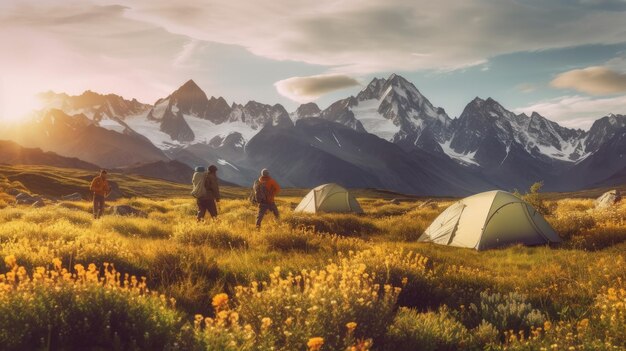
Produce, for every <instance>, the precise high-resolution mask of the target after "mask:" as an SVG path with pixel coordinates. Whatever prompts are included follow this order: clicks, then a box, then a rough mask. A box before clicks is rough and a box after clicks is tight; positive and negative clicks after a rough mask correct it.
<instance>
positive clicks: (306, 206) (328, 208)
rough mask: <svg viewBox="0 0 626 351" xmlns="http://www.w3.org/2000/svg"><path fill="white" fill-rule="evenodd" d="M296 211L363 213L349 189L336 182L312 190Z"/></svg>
mask: <svg viewBox="0 0 626 351" xmlns="http://www.w3.org/2000/svg"><path fill="white" fill-rule="evenodd" d="M294 212H308V213H317V212H354V213H363V209H362V208H361V205H359V203H358V202H357V201H356V199H355V198H354V196H352V195H350V193H349V192H348V190H346V189H345V188H343V187H341V186H339V185H337V184H334V183H329V184H324V185H320V186H318V187H317V188H315V189H313V190H311V191H310V192H309V193H308V194H307V195H306V196H305V197H304V198H303V199H302V201H300V204H298V207H296V209H295V210H294Z"/></svg>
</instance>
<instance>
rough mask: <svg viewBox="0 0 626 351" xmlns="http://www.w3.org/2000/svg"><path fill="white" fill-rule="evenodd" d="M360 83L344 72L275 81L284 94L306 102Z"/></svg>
mask: <svg viewBox="0 0 626 351" xmlns="http://www.w3.org/2000/svg"><path fill="white" fill-rule="evenodd" d="M357 85H359V82H358V81H357V80H356V79H354V78H352V77H349V76H346V75H342V74H323V75H316V76H309V77H291V78H288V79H284V80H280V81H278V82H276V83H274V86H275V87H276V90H277V91H278V93H279V94H281V95H282V96H285V97H287V98H289V99H291V100H294V101H297V102H300V103H305V102H310V101H313V100H316V99H318V98H319V97H320V96H322V95H324V94H328V93H330V92H333V91H336V90H340V89H345V88H349V87H353V86H357Z"/></svg>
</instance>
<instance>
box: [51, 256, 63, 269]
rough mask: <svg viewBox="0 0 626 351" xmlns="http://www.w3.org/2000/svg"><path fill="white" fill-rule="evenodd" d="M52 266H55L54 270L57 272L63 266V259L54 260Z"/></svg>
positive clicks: (56, 258)
mask: <svg viewBox="0 0 626 351" xmlns="http://www.w3.org/2000/svg"><path fill="white" fill-rule="evenodd" d="M52 265H53V266H54V269H56V270H59V269H61V265H62V262H61V259H60V258H58V257H55V258H53V259H52Z"/></svg>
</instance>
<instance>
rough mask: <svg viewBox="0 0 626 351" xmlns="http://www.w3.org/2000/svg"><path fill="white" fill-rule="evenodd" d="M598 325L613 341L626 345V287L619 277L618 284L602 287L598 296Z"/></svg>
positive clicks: (622, 345)
mask: <svg viewBox="0 0 626 351" xmlns="http://www.w3.org/2000/svg"><path fill="white" fill-rule="evenodd" d="M595 308H596V311H597V315H596V316H595V317H596V327H598V329H599V330H601V331H604V332H605V334H606V337H607V340H608V341H609V342H611V343H614V344H616V345H619V346H621V347H626V289H625V288H624V283H623V282H622V281H621V280H619V279H618V281H617V283H616V285H615V286H614V287H610V288H602V290H601V292H600V294H598V297H597V298H596V303H595Z"/></svg>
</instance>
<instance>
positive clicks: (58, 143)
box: [0, 109, 167, 168]
mask: <svg viewBox="0 0 626 351" xmlns="http://www.w3.org/2000/svg"><path fill="white" fill-rule="evenodd" d="M0 134H4V135H5V137H6V136H11V138H12V139H13V140H15V141H17V142H18V143H19V144H21V145H24V146H28V147H39V148H42V149H44V150H47V151H53V152H56V153H58V154H61V155H64V156H69V157H77V158H79V159H81V160H85V161H87V162H90V163H93V164H97V165H99V166H101V167H106V168H111V167H119V166H125V165H129V164H134V163H138V162H140V163H143V162H152V161H159V160H167V157H166V156H165V154H164V153H163V152H162V151H161V150H159V149H158V148H156V147H155V146H154V145H153V144H152V143H151V142H150V141H149V140H148V139H146V138H145V137H144V136H142V135H139V134H136V133H134V132H128V133H119V132H116V131H113V130H108V129H105V128H102V127H99V126H98V125H96V124H94V123H93V122H92V121H91V120H90V119H89V118H87V117H86V116H85V115H82V114H81V115H75V116H70V115H67V114H66V113H64V112H63V111H61V110H55V109H53V110H49V111H48V112H46V113H44V114H43V115H42V116H40V117H39V118H37V119H35V120H34V121H32V122H29V123H27V124H24V125H22V126H20V127H19V128H16V129H13V130H9V131H5V132H4V133H0Z"/></svg>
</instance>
